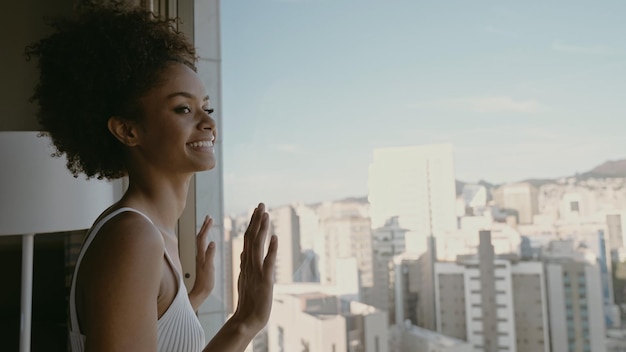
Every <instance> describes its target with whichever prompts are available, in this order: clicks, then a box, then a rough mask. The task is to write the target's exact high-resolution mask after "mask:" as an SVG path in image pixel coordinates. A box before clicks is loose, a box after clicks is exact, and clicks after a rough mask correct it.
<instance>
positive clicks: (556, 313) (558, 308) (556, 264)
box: [546, 258, 606, 352]
mask: <svg viewBox="0 0 626 352" xmlns="http://www.w3.org/2000/svg"><path fill="white" fill-rule="evenodd" d="M546 274H547V283H548V294H549V299H550V305H549V306H550V330H551V332H552V350H553V351H590V352H596V351H598V352H599V351H606V337H605V333H606V328H605V320H604V310H603V308H604V307H603V302H602V283H601V275H600V268H599V266H598V265H597V264H595V263H593V262H592V263H589V262H586V261H584V260H580V259H574V258H572V259H560V260H551V261H550V262H549V263H547V264H546Z"/></svg>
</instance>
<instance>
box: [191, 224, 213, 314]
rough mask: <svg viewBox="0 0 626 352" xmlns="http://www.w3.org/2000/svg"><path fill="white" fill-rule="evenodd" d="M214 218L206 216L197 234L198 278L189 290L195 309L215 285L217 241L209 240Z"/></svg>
mask: <svg viewBox="0 0 626 352" xmlns="http://www.w3.org/2000/svg"><path fill="white" fill-rule="evenodd" d="M211 225H213V219H211V218H210V217H209V216H208V215H207V216H206V217H205V218H204V222H203V223H202V227H201V228H200V232H198V235H197V236H196V241H197V243H196V280H195V281H194V283H193V288H192V289H191V291H190V292H189V301H190V302H191V306H192V307H193V309H194V310H195V311H197V310H198V308H200V305H201V304H202V302H204V300H206V299H207V297H209V295H210V294H211V291H213V287H215V264H214V263H213V259H214V258H215V242H213V241H211V242H209V229H210V228H211Z"/></svg>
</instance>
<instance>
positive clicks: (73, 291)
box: [69, 207, 154, 333]
mask: <svg viewBox="0 0 626 352" xmlns="http://www.w3.org/2000/svg"><path fill="white" fill-rule="evenodd" d="M125 211H131V212H134V213H137V214H140V215H142V216H143V217H144V218H146V220H148V221H149V222H150V223H151V224H153V225H154V223H153V222H152V220H150V218H149V217H148V216H147V215H146V214H144V213H142V212H140V211H139V210H137V209H133V208H129V207H124V208H119V209H116V210H114V211H112V212H111V213H110V214H108V215H107V216H105V217H104V218H102V219H101V220H100V221H98V222H97V223H96V224H95V225H94V226H93V227H92V228H91V230H90V231H89V234H88V235H87V238H86V239H85V243H84V244H83V246H82V248H81V250H80V253H79V254H78V259H77V260H76V265H75V266H74V275H72V285H71V286H70V301H69V306H70V324H71V325H70V330H71V331H72V332H77V333H80V328H79V326H78V315H77V314H76V278H77V276H78V268H79V266H80V262H81V261H82V260H83V256H84V255H85V252H86V251H87V248H89V245H90V244H91V242H93V239H94V238H95V237H96V234H97V233H98V231H100V229H101V228H102V226H104V224H106V223H107V221H109V220H111V219H112V218H113V217H115V216H116V215H118V214H120V213H123V212H125Z"/></svg>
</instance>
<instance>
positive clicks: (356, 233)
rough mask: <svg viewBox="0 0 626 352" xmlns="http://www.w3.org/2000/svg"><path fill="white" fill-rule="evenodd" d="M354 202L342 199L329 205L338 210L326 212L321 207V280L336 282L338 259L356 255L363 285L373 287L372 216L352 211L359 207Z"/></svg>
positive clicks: (326, 282) (330, 282)
mask: <svg viewBox="0 0 626 352" xmlns="http://www.w3.org/2000/svg"><path fill="white" fill-rule="evenodd" d="M353 205H354V204H349V203H348V204H346V203H341V202H339V204H334V206H332V207H329V208H332V209H334V210H335V211H334V212H328V213H326V214H324V212H323V210H322V211H320V212H321V213H322V214H321V216H320V229H321V231H322V234H323V240H324V241H323V242H324V246H323V250H318V253H317V254H318V255H319V256H320V282H322V283H325V284H332V283H334V282H335V277H334V275H335V272H336V270H335V265H336V263H337V259H340V258H350V257H353V258H356V261H357V265H358V268H359V282H360V287H361V288H371V287H372V286H373V285H374V277H373V270H374V269H373V262H372V230H371V223H370V218H369V217H366V216H363V215H365V214H364V213H363V212H359V211H352V210H354V209H358V207H357V208H354V207H353ZM323 209H327V208H325V207H324V208H323ZM318 211H319V210H318Z"/></svg>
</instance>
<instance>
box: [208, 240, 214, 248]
mask: <svg viewBox="0 0 626 352" xmlns="http://www.w3.org/2000/svg"><path fill="white" fill-rule="evenodd" d="M209 248H211V249H213V248H215V242H213V241H211V243H209Z"/></svg>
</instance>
